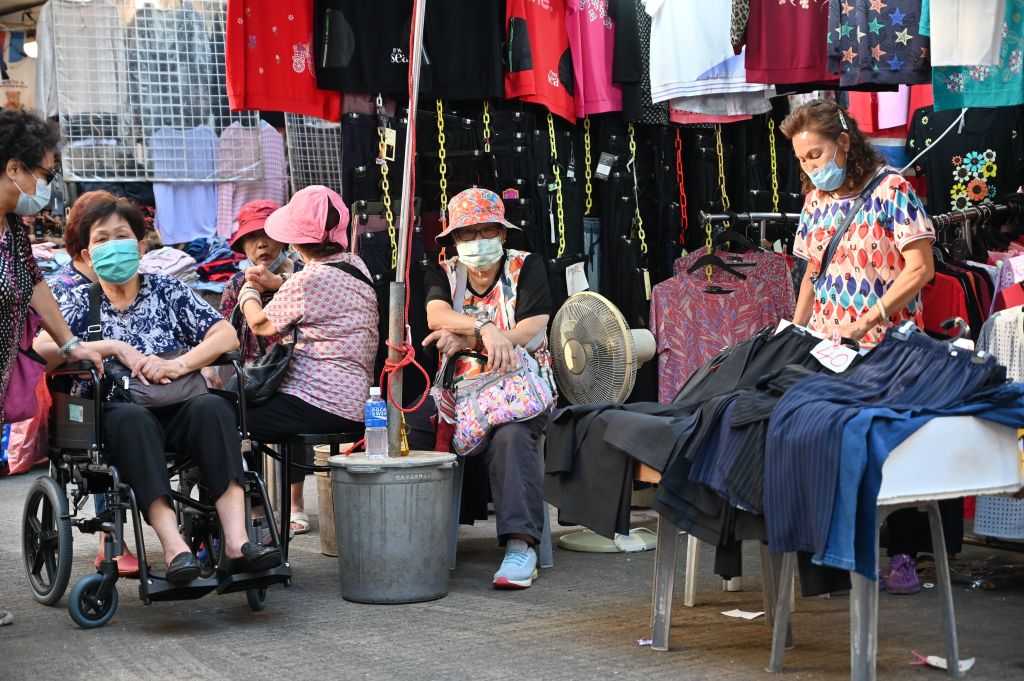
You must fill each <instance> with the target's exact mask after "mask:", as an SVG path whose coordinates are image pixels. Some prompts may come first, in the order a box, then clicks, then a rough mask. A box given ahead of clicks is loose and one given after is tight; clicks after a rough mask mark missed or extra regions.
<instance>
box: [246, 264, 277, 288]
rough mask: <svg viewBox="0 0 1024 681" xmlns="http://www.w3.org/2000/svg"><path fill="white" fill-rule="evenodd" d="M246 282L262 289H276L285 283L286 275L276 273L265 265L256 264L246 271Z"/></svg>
mask: <svg viewBox="0 0 1024 681" xmlns="http://www.w3.org/2000/svg"><path fill="white" fill-rule="evenodd" d="M245 281H246V283H249V284H252V285H253V287H254V288H255V289H256V290H257V291H260V292H261V293H262V292H264V291H276V290H277V289H279V288H281V286H283V285H284V277H282V276H280V275H278V274H274V273H273V272H271V271H270V270H268V269H267V268H266V267H264V266H263V265H254V266H253V267H250V268H249V269H247V270H246V271H245Z"/></svg>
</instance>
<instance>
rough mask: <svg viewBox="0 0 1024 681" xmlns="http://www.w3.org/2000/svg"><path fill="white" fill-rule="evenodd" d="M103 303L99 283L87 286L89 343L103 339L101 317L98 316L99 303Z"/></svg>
mask: <svg viewBox="0 0 1024 681" xmlns="http://www.w3.org/2000/svg"><path fill="white" fill-rule="evenodd" d="M102 303H103V289H102V288H100V285H99V283H95V284H93V285H92V286H90V287H89V328H88V329H87V331H88V332H89V337H88V338H87V339H86V340H88V341H89V342H90V343H95V342H96V341H98V340H103V319H102V318H101V316H100V305H102Z"/></svg>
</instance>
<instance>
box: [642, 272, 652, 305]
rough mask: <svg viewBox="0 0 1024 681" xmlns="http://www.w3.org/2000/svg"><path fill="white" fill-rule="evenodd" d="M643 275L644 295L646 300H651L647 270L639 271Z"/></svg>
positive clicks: (649, 275) (649, 274)
mask: <svg viewBox="0 0 1024 681" xmlns="http://www.w3.org/2000/svg"><path fill="white" fill-rule="evenodd" d="M640 271H641V272H643V274H644V295H645V296H646V298H647V300H650V299H651V273H650V271H649V270H647V269H642V270H640Z"/></svg>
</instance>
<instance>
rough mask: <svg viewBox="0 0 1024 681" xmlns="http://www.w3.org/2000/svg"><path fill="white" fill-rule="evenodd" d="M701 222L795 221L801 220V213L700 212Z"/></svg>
mask: <svg viewBox="0 0 1024 681" xmlns="http://www.w3.org/2000/svg"><path fill="white" fill-rule="evenodd" d="M700 219H701V222H725V221H726V220H739V221H740V222H760V221H765V220H767V221H770V222H786V223H790V224H792V223H795V222H799V220H800V213H757V212H753V213H735V214H731V215H730V214H729V213H705V212H704V211H701V212H700Z"/></svg>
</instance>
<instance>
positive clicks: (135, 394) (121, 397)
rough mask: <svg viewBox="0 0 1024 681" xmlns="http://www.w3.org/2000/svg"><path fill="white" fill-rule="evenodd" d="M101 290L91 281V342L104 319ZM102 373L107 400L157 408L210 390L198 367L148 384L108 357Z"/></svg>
mask: <svg viewBox="0 0 1024 681" xmlns="http://www.w3.org/2000/svg"><path fill="white" fill-rule="evenodd" d="M101 293H102V289H101V288H100V285H99V284H93V285H92V286H91V287H90V288H89V340H90V341H93V342H94V341H98V340H101V339H102V338H103V322H102V319H101V316H100V304H101V301H100V295H101ZM184 354H185V352H184V351H181V350H173V351H171V352H163V353H160V354H158V355H157V356H158V357H160V358H162V359H176V358H178V357H181V356H182V355H184ZM104 373H105V378H104V381H103V384H104V388H103V390H102V391H101V392H102V394H103V397H104V399H105V400H106V401H107V402H131V403H132V404H137V405H139V406H140V407H149V408H154V409H158V408H160V407H173V406H174V405H176V404H181V403H183V402H187V401H188V400H190V399H192V398H193V397H198V396H199V395H205V394H207V393H208V392H209V388H208V387H207V386H206V380H205V379H204V378H203V377H202V375H201V374H200V373H199V372H198V371H193V372H190V373H187V374H185V375H184V376H182V377H181V378H179V379H176V380H174V381H171V382H170V383H150V384H149V385H146V384H145V383H143V382H142V381H140V380H138V379H137V378H133V377H132V371H131V369H129V368H128V367H126V366H124V365H123V364H121V363H120V362H118V361H117V360H111V361H108V362H107V363H106V371H105V372H104Z"/></svg>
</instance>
